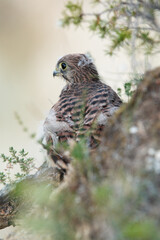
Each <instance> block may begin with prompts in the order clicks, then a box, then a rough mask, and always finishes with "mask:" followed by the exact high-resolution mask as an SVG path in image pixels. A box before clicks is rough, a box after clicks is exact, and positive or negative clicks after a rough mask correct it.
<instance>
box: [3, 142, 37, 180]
mask: <svg viewBox="0 0 160 240" xmlns="http://www.w3.org/2000/svg"><path fill="white" fill-rule="evenodd" d="M9 153H10V156H6V155H5V154H1V155H0V159H2V161H3V163H5V164H6V167H5V169H4V172H0V182H1V183H3V184H7V183H12V182H13V179H12V178H11V175H12V170H13V168H14V167H15V166H18V167H19V169H20V172H17V173H16V174H14V176H15V178H16V179H20V178H22V177H25V176H26V175H28V174H30V173H31V172H32V171H33V170H34V169H36V167H35V165H34V158H32V157H29V156H28V152H25V150H24V149H22V150H21V151H19V152H17V151H16V150H15V149H14V148H13V147H10V148H9Z"/></svg>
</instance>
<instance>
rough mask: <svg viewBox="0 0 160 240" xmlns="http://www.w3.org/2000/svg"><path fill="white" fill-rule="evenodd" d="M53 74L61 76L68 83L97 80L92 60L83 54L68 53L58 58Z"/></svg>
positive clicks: (97, 76)
mask: <svg viewBox="0 0 160 240" xmlns="http://www.w3.org/2000/svg"><path fill="white" fill-rule="evenodd" d="M53 76H62V77H63V78H64V79H65V80H67V81H68V82H70V83H75V82H88V81H99V75H98V72H97V69H96V67H95V65H94V63H93V60H92V59H91V58H90V57H89V56H87V55H85V54H68V55H65V56H64V57H62V58H60V59H59V61H58V63H57V65H56V70H55V71H54V72H53Z"/></svg>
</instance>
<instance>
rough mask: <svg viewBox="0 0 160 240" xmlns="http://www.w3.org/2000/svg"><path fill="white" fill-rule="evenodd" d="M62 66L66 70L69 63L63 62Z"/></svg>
mask: <svg viewBox="0 0 160 240" xmlns="http://www.w3.org/2000/svg"><path fill="white" fill-rule="evenodd" d="M61 68H62V69H63V70H65V69H66V68H67V64H66V63H64V62H63V63H61Z"/></svg>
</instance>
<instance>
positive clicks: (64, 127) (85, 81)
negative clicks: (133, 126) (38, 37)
mask: <svg viewBox="0 0 160 240" xmlns="http://www.w3.org/2000/svg"><path fill="white" fill-rule="evenodd" d="M53 75H54V76H62V77H63V78H64V79H65V80H66V82H67V85H66V86H65V87H64V89H63V90H62V92H61V94H60V97H59V100H58V102H57V103H56V104H55V105H54V106H53V107H52V108H51V110H50V113H49V115H48V117H47V118H46V120H45V123H44V132H45V139H46V142H47V141H49V140H52V142H53V146H55V145H56V143H57V142H62V141H67V140H68V139H70V138H74V139H76V140H77V139H78V138H79V136H80V135H84V134H85V133H86V132H87V131H88V130H89V131H90V134H89V141H88V142H89V145H90V147H91V148H94V147H95V146H97V144H98V143H99V141H100V136H101V133H102V131H103V128H104V126H105V124H106V122H107V118H109V117H110V116H112V114H113V113H114V112H115V111H116V110H117V108H119V106H120V104H121V103H122V101H121V99H120V98H119V97H118V95H117V94H116V93H115V92H114V91H113V90H112V88H111V87H109V86H107V85H106V84H104V83H102V82H101V80H100V77H99V75H98V72H97V69H96V67H95V65H94V63H93V62H92V60H91V59H90V58H89V57H88V56H86V55H84V54H69V55H66V56H64V57H62V58H61V59H60V60H59V61H58V63H57V66H56V70H55V71H54V73H53ZM53 148H54V147H53ZM52 158H53V159H54V161H55V162H56V161H57V160H56V159H57V158H54V157H53V156H52Z"/></svg>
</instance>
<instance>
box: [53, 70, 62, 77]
mask: <svg viewBox="0 0 160 240" xmlns="http://www.w3.org/2000/svg"><path fill="white" fill-rule="evenodd" d="M61 75H62V73H61V72H60V71H59V70H55V71H54V72H53V77H55V76H61Z"/></svg>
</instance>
